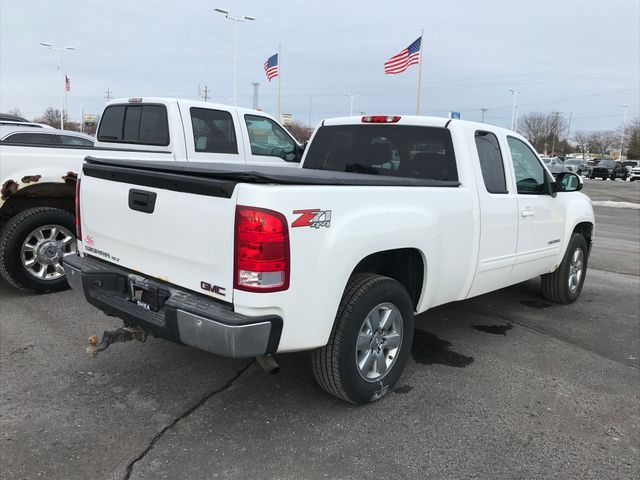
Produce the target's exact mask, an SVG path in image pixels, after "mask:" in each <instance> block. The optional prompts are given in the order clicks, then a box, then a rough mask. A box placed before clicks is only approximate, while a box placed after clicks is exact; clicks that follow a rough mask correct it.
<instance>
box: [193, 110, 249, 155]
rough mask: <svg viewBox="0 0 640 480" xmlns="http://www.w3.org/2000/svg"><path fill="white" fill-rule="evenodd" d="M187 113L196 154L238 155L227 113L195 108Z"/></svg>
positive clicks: (234, 136) (234, 133) (233, 132)
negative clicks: (189, 116)
mask: <svg viewBox="0 0 640 480" xmlns="http://www.w3.org/2000/svg"><path fill="white" fill-rule="evenodd" d="M189 111H190V114H191V126H192V128H193V143H194V148H195V151H196V152H208V153H235V154H237V153H238V142H237V140H236V130H235V127H234V126H233V118H232V117H231V114H230V113H229V112H226V111H223V110H212V109H208V108H196V107H192V108H191V109H190V110H189Z"/></svg>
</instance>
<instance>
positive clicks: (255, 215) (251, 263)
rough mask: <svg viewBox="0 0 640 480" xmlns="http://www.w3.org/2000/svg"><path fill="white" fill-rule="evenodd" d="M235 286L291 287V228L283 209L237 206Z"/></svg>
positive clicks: (251, 288) (264, 289)
mask: <svg viewBox="0 0 640 480" xmlns="http://www.w3.org/2000/svg"><path fill="white" fill-rule="evenodd" d="M234 277H235V278H234V288H237V289H238V290H246V291H248V292H279V291H282V290H286V289H287V288H289V231H288V229H287V219H286V218H285V217H284V215H282V214H281V213H278V212H274V211H272V210H266V209H263V208H255V207H243V206H238V207H237V208H236V229H235V268H234Z"/></svg>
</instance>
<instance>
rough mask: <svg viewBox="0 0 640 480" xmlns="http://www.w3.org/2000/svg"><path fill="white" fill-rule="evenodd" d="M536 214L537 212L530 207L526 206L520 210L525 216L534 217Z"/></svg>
mask: <svg viewBox="0 0 640 480" xmlns="http://www.w3.org/2000/svg"><path fill="white" fill-rule="evenodd" d="M535 214H536V212H534V211H533V210H531V209H530V208H529V207H527V208H525V209H524V210H522V211H521V212H520V215H522V216H523V217H533V216H534V215H535Z"/></svg>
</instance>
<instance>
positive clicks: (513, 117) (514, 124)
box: [509, 88, 520, 132]
mask: <svg viewBox="0 0 640 480" xmlns="http://www.w3.org/2000/svg"><path fill="white" fill-rule="evenodd" d="M509 91H510V92H511V94H512V95H513V109H512V110H511V130H513V131H514V132H515V131H517V128H518V121H517V119H516V99H517V98H518V94H519V93H520V92H519V91H518V90H514V89H513V88H510V89H509Z"/></svg>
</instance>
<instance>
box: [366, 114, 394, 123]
mask: <svg viewBox="0 0 640 480" xmlns="http://www.w3.org/2000/svg"><path fill="white" fill-rule="evenodd" d="M399 120H400V115H366V116H364V117H362V123H396V122H398V121H399Z"/></svg>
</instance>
